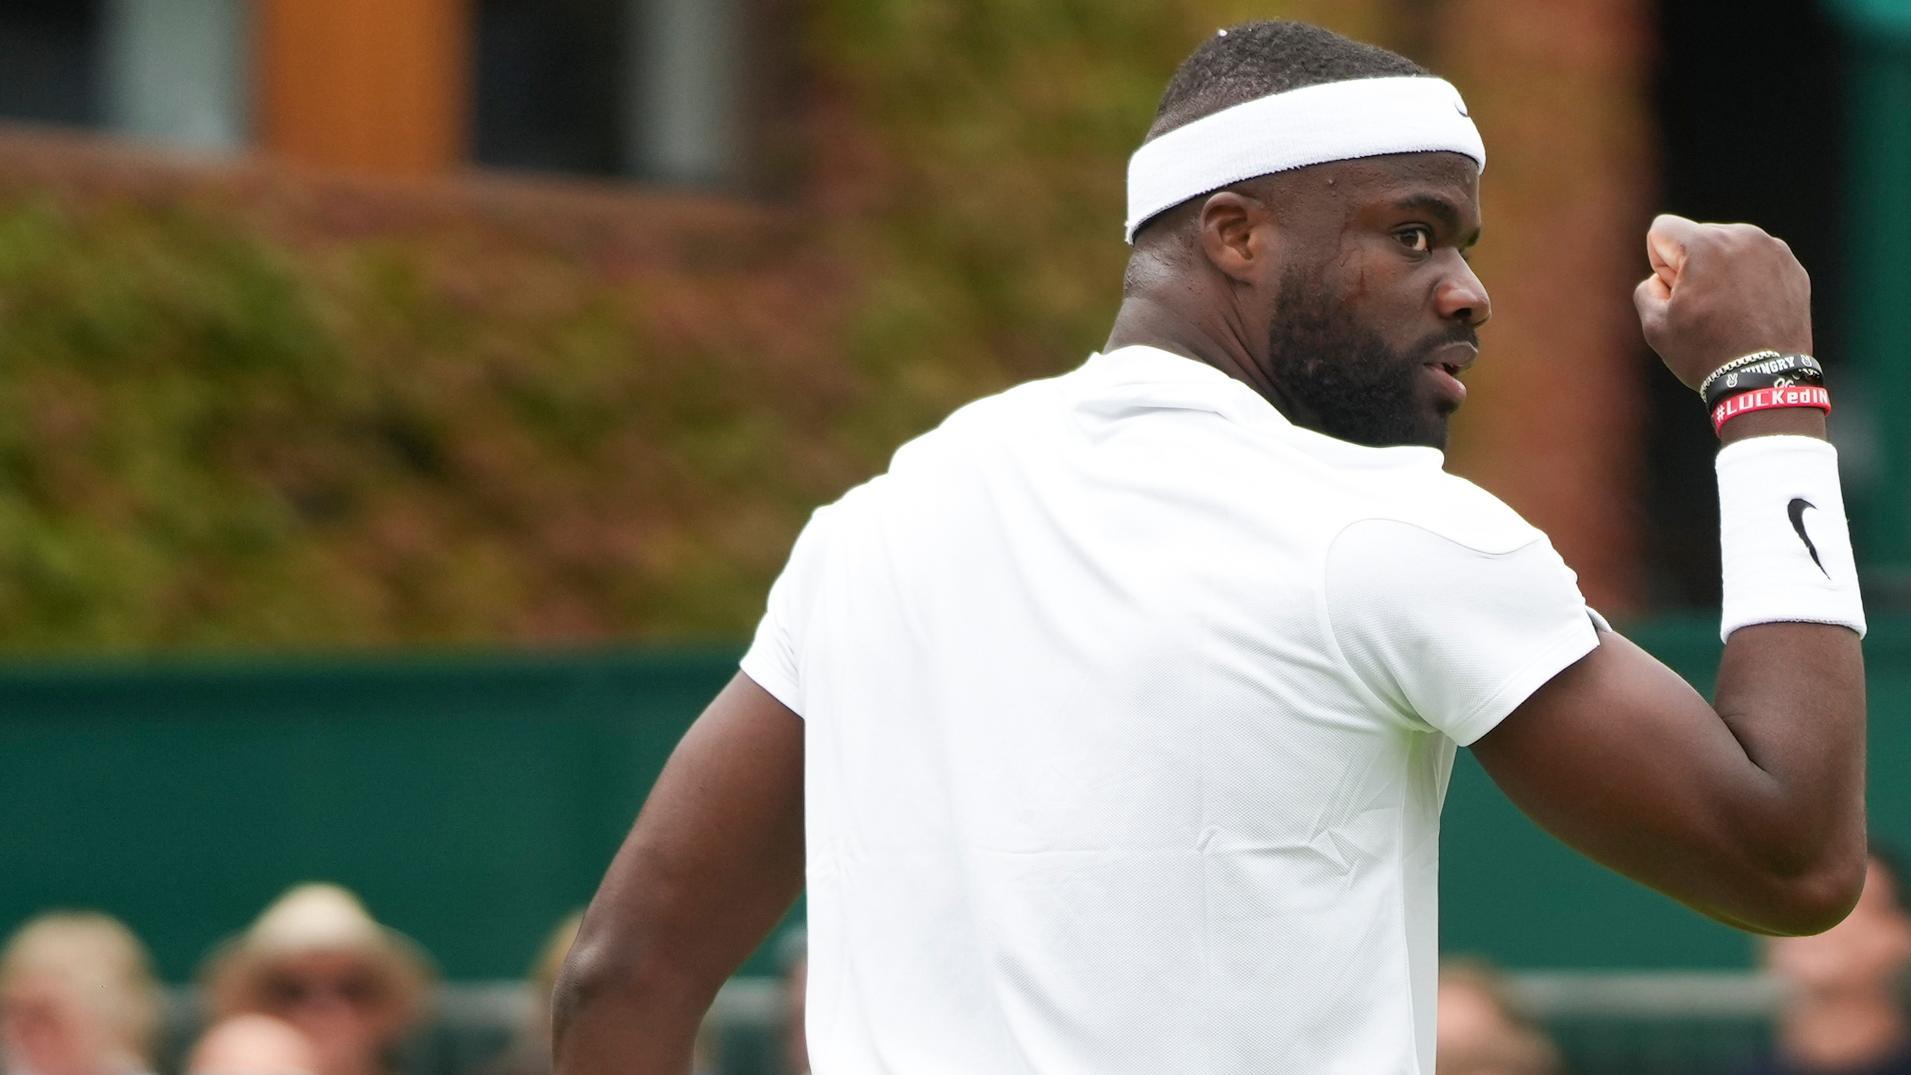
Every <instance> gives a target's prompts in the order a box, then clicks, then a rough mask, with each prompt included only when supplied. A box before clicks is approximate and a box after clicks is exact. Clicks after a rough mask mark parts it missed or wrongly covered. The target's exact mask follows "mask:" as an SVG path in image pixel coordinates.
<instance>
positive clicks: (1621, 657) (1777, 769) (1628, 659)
mask: <svg viewBox="0 0 1911 1075" xmlns="http://www.w3.org/2000/svg"><path fill="white" fill-rule="evenodd" d="M1647 247H1648V254H1649V257H1650V260H1651V264H1652V269H1653V275H1652V276H1650V277H1648V278H1647V279H1646V280H1645V281H1644V282H1642V283H1641V284H1640V285H1639V288H1638V290H1637V291H1636V292H1635V293H1634V299H1635V301H1636V303H1637V305H1638V307H1639V316H1640V322H1641V325H1642V326H1643V327H1644V329H1645V334H1646V339H1647V341H1648V342H1650V343H1651V344H1652V346H1653V348H1654V349H1655V350H1657V351H1658V352H1659V354H1660V356H1661V357H1662V358H1664V359H1665V362H1666V365H1667V366H1668V367H1669V368H1670V369H1671V370H1672V372H1673V373H1674V374H1676V375H1677V376H1678V377H1679V379H1680V380H1681V381H1683V382H1684V383H1685V384H1686V385H1687V386H1689V387H1696V386H1697V385H1699V384H1700V383H1701V382H1702V380H1703V378H1704V377H1705V375H1706V374H1707V373H1708V372H1710V371H1711V370H1713V369H1717V368H1718V367H1719V366H1720V365H1721V364H1723V363H1724V362H1725V361H1727V360H1729V359H1731V358H1733V357H1735V356H1736V355H1740V354H1745V353H1748V352H1751V351H1756V350H1760V349H1763V348H1776V349H1779V350H1783V351H1786V352H1797V351H1803V352H1809V351H1810V350H1811V316H1810V282H1809V280H1808V279H1807V278H1806V276H1805V273H1804V270H1803V269H1802V268H1801V267H1800V266H1799V265H1798V263H1797V261H1796V260H1795V259H1794V258H1793V257H1792V255H1791V251H1790V249H1789V248H1787V247H1786V246H1785V244H1784V243H1782V242H1779V241H1778V240H1776V239H1773V238H1772V237H1771V236H1769V235H1766V234H1765V233H1764V232H1762V231H1759V230H1758V229H1757V228H1753V227H1750V226H1749V225H1742V224H1741V225H1723V226H1721V225H1700V224H1695V223H1693V222H1692V221H1689V220H1685V219H1683V218H1679V217H1660V218H1659V219H1658V220H1656V221H1654V222H1653V226H1652V230H1651V231H1650V232H1649V233H1648V235H1647ZM1696 409H1697V408H1696V407H1695V411H1696ZM1694 417H1695V419H1697V420H1702V419H1698V418H1697V415H1696V414H1695V416H1694ZM1771 434H1789V435H1793V436H1810V437H1818V438H1821V439H1822V438H1823V437H1824V436H1825V419H1824V417H1823V415H1821V414H1820V413H1818V412H1817V411H1810V410H1802V409H1791V410H1778V411H1764V412H1760V413H1755V414H1748V415H1744V416H1742V417H1739V418H1734V419H1732V420H1731V421H1730V422H1728V423H1727V424H1726V425H1725V427H1724V430H1723V439H1724V440H1726V441H1727V442H1728V443H1729V442H1732V441H1735V440H1741V439H1745V438H1748V437H1758V436H1766V435H1771ZM1773 522H1774V523H1775V524H1776V523H1778V520H1777V519H1776V518H1775V519H1774V520H1773ZM1864 746H1865V687H1864V661H1863V657H1862V655H1861V653H1860V650H1859V639H1858V635H1857V633H1856V632H1854V631H1852V630H1850V629H1848V628H1845V627H1837V626H1827V625H1824V624H1815V623H1763V624H1758V625H1756V626H1750V627H1742V628H1739V629H1738V630H1736V631H1734V632H1733V633H1732V635H1731V638H1730V640H1729V641H1728V642H1727V643H1726V646H1725V654H1724V657H1723V658H1722V660H1721V662H1720V665H1719V676H1718V695H1717V701H1716V705H1712V704H1707V703H1706V701H1705V700H1704V699H1703V698H1701V697H1700V696H1699V695H1698V693H1697V692H1695V691H1694V690H1692V688H1691V687H1689V686H1687V685H1686V684H1685V682H1684V681H1683V680H1681V679H1680V678H1679V677H1678V676H1677V675H1675V674H1674V673H1673V672H1672V671H1671V670H1669V669H1667V668H1666V667H1665V666H1664V665H1662V664H1660V663H1659V662H1658V661H1656V660H1654V659H1653V658H1652V657H1650V656H1648V655H1647V654H1646V653H1645V652H1643V651H1642V650H1640V649H1639V648H1638V647H1637V646H1634V645H1633V644H1632V643H1630V642H1628V641H1626V640H1625V639H1623V638H1620V637H1619V636H1617V635H1615V634H1604V635H1602V636H1601V638H1600V645H1599V646H1598V648H1597V649H1595V650H1594V651H1593V652H1592V653H1590V654H1588V655H1587V656H1586V657H1584V658H1582V659H1581V660H1580V661H1579V662H1578V663H1576V664H1574V665H1572V666H1571V667H1569V668H1567V669H1566V670H1565V671H1563V672H1561V673H1560V674H1559V675H1558V676H1556V677H1555V678H1554V679H1553V680H1552V681H1551V682H1550V683H1548V684H1546V685H1545V686H1544V687H1542V688H1540V689H1539V690H1538V691H1536V692H1535V693H1534V694H1533V695H1532V696H1531V697H1530V698H1528V699H1527V700H1526V702H1525V703H1524V704H1522V705H1521V706H1520V707H1519V708H1518V709H1516V710H1515V711H1514V712H1513V713H1512V714H1510V715H1508V716H1507V717H1506V719H1505V720H1504V721H1502V722H1501V723H1500V725H1499V726H1498V727H1497V728H1495V729H1494V730H1493V731H1491V732H1489V733H1488V734H1487V735H1486V736H1485V737H1483V738H1482V739H1480V740H1479V741H1478V742H1476V743H1475V744H1474V745H1473V750H1474V754H1475V756H1477V757H1478V758H1479V760H1480V763H1481V764H1482V765H1483V766H1484V767H1485V768H1486V771H1487V772H1488V773H1489V774H1490V775H1491V776H1492V777H1493V780H1494V781H1495V782H1496V783H1497V784H1499V786H1500V787H1501V788H1502V789H1503V790H1504V791H1505V792H1506V794H1507V796H1508V797H1509V798H1510V799H1512V800H1513V802H1514V803H1515V804H1517V805H1518V806H1519V807H1520V809H1522V810H1524V811H1525V812H1526V813H1527V814H1528V815H1529V816H1530V817H1532V818H1533V819H1534V820H1535V821H1536V822H1538V823H1539V824H1540V825H1541V826H1542V827H1544V828H1545V829H1547V830H1548V831H1550V832H1552V833H1553V834H1554V835H1556V836H1558V837H1559V838H1560V839H1562V840H1564V841H1565V842H1566V843H1568V844H1570V845H1572V846H1573V847H1575V848H1578V849H1579V850H1580V851H1583V852H1585V853H1586V854H1587V855H1589V856H1591V857H1592V858H1594V859H1596V860H1598V861H1599V862H1602V863H1604V864H1606V865H1608V866H1610V867H1612V868H1613V869H1616V870H1618V871H1619V872H1621V873H1623V874H1626V875H1628V876H1630V877H1633V878H1635V879H1637V880H1639V881H1642V882H1644V883H1645V884H1647V885H1650V886H1652V887H1654V888H1656V889H1659V890H1660V891H1662V892H1665V893H1666V894H1667V895H1670V896H1672V897H1674V898H1675V899H1678V900H1681V901H1683V902H1685V903H1687V904H1689V905H1690V906H1692V907H1694V908H1696V909H1698V910H1700V911H1702V912H1704V913H1706V914H1708V915H1711V916H1712V917H1714V918H1717V919H1719V920H1721V921H1725V922H1728V923H1730V924H1733V925H1736V926H1740V927H1741V928H1745V929H1751V930H1755V931H1759V932H1766V933H1815V932H1818V931H1820V930H1823V929H1827V928H1829V927H1830V926H1832V925H1833V924H1835V923H1836V922H1838V921H1839V920H1840V919H1842V918H1843V917H1844V915H1845V913H1846V912H1847V911H1848V910H1850V908H1851V905H1852V904H1853V903H1854V902H1856V900H1857V898H1858V892H1859V890H1860V888H1861V887H1862V886H1863V883H1864V868H1865V867H1864V861H1865V813H1864V768H1865V760H1864Z"/></svg>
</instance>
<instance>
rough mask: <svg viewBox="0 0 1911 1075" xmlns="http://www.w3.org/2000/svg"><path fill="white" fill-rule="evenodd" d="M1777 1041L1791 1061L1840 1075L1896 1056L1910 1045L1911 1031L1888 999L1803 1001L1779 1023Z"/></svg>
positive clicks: (1865, 998)
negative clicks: (1843, 1071) (1839, 1072)
mask: <svg viewBox="0 0 1911 1075" xmlns="http://www.w3.org/2000/svg"><path fill="white" fill-rule="evenodd" d="M1778 1040H1779V1048H1780V1050H1781V1051H1782V1052H1783V1053H1784V1055H1785V1057H1786V1058H1787V1059H1788V1060H1791V1061H1792V1062H1794V1063H1797V1064H1801V1065H1807V1066H1809V1067H1810V1068H1813V1069H1824V1070H1827V1071H1842V1070H1845V1069H1848V1068H1856V1067H1860V1066H1861V1065H1865V1064H1874V1063H1877V1062H1879V1061H1882V1060H1886V1059H1889V1058H1890V1057H1892V1056H1894V1055H1896V1053H1897V1052H1898V1051H1899V1050H1901V1049H1903V1048H1904V1047H1905V1046H1906V1045H1907V1044H1911V1027H1907V1025H1906V1022H1905V1016H1904V1012H1903V1010H1902V1008H1901V1007H1900V1005H1899V1004H1898V1002H1897V1001H1896V1000H1895V999H1894V998H1892V997H1889V996H1875V997H1871V996H1867V997H1841V998H1838V999H1836V1000H1824V1001H1813V1000H1805V1001H1803V1002H1802V1003H1801V1004H1800V1005H1799V1006H1798V1007H1797V1008H1796V1009H1794V1010H1793V1011H1791V1012H1789V1013H1787V1014H1786V1015H1785V1016H1784V1017H1782V1018H1781V1019H1780V1021H1779V1026H1778Z"/></svg>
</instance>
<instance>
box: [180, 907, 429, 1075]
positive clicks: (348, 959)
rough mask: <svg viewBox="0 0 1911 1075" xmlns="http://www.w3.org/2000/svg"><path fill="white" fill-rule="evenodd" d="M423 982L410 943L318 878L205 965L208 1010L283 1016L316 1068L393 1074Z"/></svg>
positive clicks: (332, 1074) (423, 968)
mask: <svg viewBox="0 0 1911 1075" xmlns="http://www.w3.org/2000/svg"><path fill="white" fill-rule="evenodd" d="M431 982H432V974H431V970H430V964H429V961H428V960H427V958H426V957H425V955H424V953H423V952H422V951H421V950H420V949H419V948H418V946H417V945H416V944H414V943H412V942H411V941H410V940H409V939H408V938H406V937H404V936H403V935H401V934H399V933H397V932H395V931H393V930H390V929H387V928H386V927H384V926H381V925H379V923H378V922H377V921H376V920H375V919H373V918H372V916H371V915H370V914H369V913H368V912H367V911H366V910H365V907H364V905H363V904H362V903H360V902H359V900H358V897H356V896H354V895H352V894H351V893H350V892H348V891H346V890H345V889H343V888H340V887H338V886H336V885H324V884H308V885H300V886H298V887H296V888H293V889H291V890H290V891H288V892H286V893H285V894H284V895H283V896H280V897H279V899H278V900H277V901H276V902H274V903H273V904H272V906H270V907H268V908H266V910H265V913H264V914H261V915H260V916H259V918H258V921H256V922H254V923H253V924H252V926H251V928H249V929H247V930H246V931H245V932H244V933H243V934H240V935H239V936H238V937H236V938H234V939H232V940H230V941H228V942H226V943H225V944H224V945H223V946H221V948H220V949H219V950H218V951H216V952H214V954H213V955H212V957H211V958H210V959H209V961H208V964H207V968H206V971H205V983H206V993H207V998H208V1001H209V1003H210V1005H211V1008H212V1015H213V1016H214V1017H215V1018H227V1017H230V1016H233V1015H239V1014H243V1013H247V1012H258V1013H262V1014H265V1015H271V1016H275V1017H277V1018H279V1019H283V1020H285V1021H286V1022H288V1023H290V1024H292V1025H293V1026H294V1027H296V1028H298V1030H299V1031H301V1032H302V1033H303V1034H304V1035H305V1036H306V1038H307V1039H308V1040H310V1042H311V1044H312V1049H313V1052H314V1054H315V1059H316V1061H317V1075H395V1073H396V1072H397V1071H398V1065H397V1061H396V1057H397V1052H398V1047H399V1045H400V1044H401V1043H402V1042H403V1041H404V1040H405V1038H406V1036H407V1035H408V1034H409V1032H410V1031H411V1030H412V1028H414V1027H415V1026H416V1025H417V1024H418V1022H419V1020H420V1019H421V1018H422V1016H423V1015H424V1009H425V1005H426V1000H427V997H428V994H429V992H430V988H431Z"/></svg>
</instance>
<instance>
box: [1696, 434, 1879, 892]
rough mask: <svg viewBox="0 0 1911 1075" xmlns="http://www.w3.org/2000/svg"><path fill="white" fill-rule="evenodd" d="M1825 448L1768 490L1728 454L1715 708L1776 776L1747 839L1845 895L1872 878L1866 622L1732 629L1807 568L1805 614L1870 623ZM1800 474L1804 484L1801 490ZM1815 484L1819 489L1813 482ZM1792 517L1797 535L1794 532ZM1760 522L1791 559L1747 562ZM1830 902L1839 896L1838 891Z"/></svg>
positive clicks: (1770, 860) (1793, 873)
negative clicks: (1866, 864) (1723, 638)
mask: <svg viewBox="0 0 1911 1075" xmlns="http://www.w3.org/2000/svg"><path fill="white" fill-rule="evenodd" d="M1825 432H1826V430H1825V417H1824V415H1823V414H1822V413H1820V412H1818V411H1816V410H1810V409H1804V408H1791V409H1785V410H1775V411H1766V412H1761V413H1754V414H1747V415H1743V416H1741V417H1738V418H1734V419H1733V420H1731V421H1729V422H1727V423H1726V424H1725V425H1724V427H1723V428H1722V429H1721V430H1720V433H1721V440H1722V441H1723V442H1724V443H1725V445H1726V448H1725V451H1732V450H1733V447H1732V446H1734V445H1742V447H1741V448H1740V449H1739V451H1741V452H1742V451H1745V450H1756V449H1758V448H1759V447H1761V445H1760V444H1758V443H1754V442H1755V441H1756V439H1757V438H1763V437H1770V436H1782V437H1786V438H1812V439H1813V440H1824V439H1825ZM1787 443H1791V444H1795V445H1799V446H1800V447H1801V449H1809V448H1811V447H1812V446H1813V445H1812V442H1811V441H1803V440H1787V441H1765V442H1763V445H1762V446H1763V447H1766V448H1772V447H1777V446H1781V445H1784V444H1787ZM1807 454H1810V453H1807ZM1817 454H1818V455H1821V456H1823V457H1825V458H1824V459H1822V460H1808V462H1816V463H1818V469H1819V470H1820V471H1821V473H1817V474H1813V473H1809V472H1807V473H1805V474H1803V475H1800V474H1798V473H1787V472H1785V471H1787V470H1788V469H1789V468H1783V467H1780V468H1776V469H1775V471H1774V473H1772V474H1771V479H1772V480H1773V481H1776V482H1783V483H1787V484H1785V486H1784V488H1783V489H1782V490H1767V489H1763V488H1758V485H1759V484H1760V482H1759V481H1758V480H1757V479H1759V478H1762V477H1763V475H1758V474H1752V475H1748V474H1745V473H1742V472H1735V473H1734V474H1733V475H1732V476H1731V477H1730V479H1729V480H1728V476H1727V473H1726V469H1725V468H1726V463H1725V462H1724V461H1723V459H1722V462H1721V472H1720V483H1721V487H1720V501H1721V503H1720V510H1721V527H1722V534H1721V544H1722V550H1721V551H1722V554H1723V556H1724V558H1725V560H1726V563H1725V567H1726V572H1725V576H1726V577H1725V581H1724V586H1725V589H1726V595H1725V605H1726V608H1725V613H1724V615H1725V617H1726V618H1727V622H1726V624H1725V627H1724V629H1726V630H1729V631H1730V632H1731V633H1730V636H1729V638H1728V639H1727V642H1726V646H1725V653H1724V656H1723V657H1722V658H1721V660H1720V664H1719V677H1718V690H1717V692H1716V708H1717V710H1718V713H1719V716H1720V718H1721V719H1722V720H1724V721H1725V723H1726V725H1727V726H1728V727H1729V728H1730V729H1731V730H1732V734H1733V736H1734V737H1735V738H1736V739H1737V740H1738V742H1739V745H1740V746H1741V747H1742V748H1743V749H1744V751H1745V755H1746V758H1747V759H1748V760H1749V762H1750V763H1751V765H1752V766H1754V767H1755V768H1756V771H1757V774H1758V776H1757V779H1760V780H1762V781H1764V782H1765V784H1766V789H1765V790H1766V792H1767V793H1766V794H1763V795H1761V794H1757V793H1756V791H1755V792H1753V793H1751V794H1748V796H1747V797H1746V801H1747V802H1748V803H1750V804H1751V805H1752V807H1753V816H1752V819H1751V820H1750V822H1749V824H1748V826H1747V828H1748V836H1749V841H1748V846H1749V847H1750V848H1751V849H1753V850H1754V851H1756V852H1757V853H1759V854H1761V855H1762V856H1763V857H1764V860H1765V861H1764V865H1765V866H1767V867H1768V868H1769V869H1771V870H1773V871H1775V872H1776V873H1777V874H1778V875H1779V876H1781V877H1792V878H1800V879H1805V880H1806V881H1807V882H1809V881H1811V880H1812V879H1814V878H1816V879H1819V880H1820V882H1821V883H1822V884H1824V885H1826V886H1827V887H1829V888H1830V889H1832V890H1833V892H1834V894H1835V893H1838V892H1843V891H1845V890H1847V889H1848V890H1849V891H1851V892H1853V893H1855V891H1856V889H1855V888H1854V887H1851V885H1850V884H1849V882H1850V881H1851V879H1852V878H1851V877H1850V876H1847V875H1856V874H1861V873H1862V870H1863V859H1864V854H1865V816H1864V742H1865V684H1864V657H1863V653H1862V650H1861V648H1860V642H1859V635H1858V633H1857V630H1856V629H1855V627H1852V626H1838V625H1835V624H1830V623H1812V622H1770V623H1756V624H1753V625H1750V626H1744V627H1738V628H1736V629H1733V626H1732V623H1731V618H1732V617H1733V616H1734V615H1741V616H1742V615H1744V612H1743V609H1744V606H1746V605H1747V604H1753V605H1756V602H1757V600H1758V599H1760V598H1763V599H1766V600H1778V601H1783V600H1786V598H1783V597H1776V596H1773V595H1777V594H1784V593H1787V592H1788V590H1789V589H1790V588H1791V587H1793V586H1796V585H1797V580H1796V579H1794V578H1790V577H1788V576H1798V577H1802V579H1803V581H1804V582H1805V583H1806V584H1807V585H1808V591H1809V592H1807V593H1806V594H1805V595H1804V596H1802V597H1799V598H1797V600H1799V601H1801V602H1803V605H1801V607H1800V608H1799V610H1798V611H1799V613H1800V615H1801V618H1805V617H1823V618H1827V619H1835V618H1838V617H1840V616H1843V617H1844V618H1846V619H1855V620H1856V621H1857V623H1858V624H1859V625H1861V624H1862V620H1863V616H1862V610H1860V609H1858V608H1857V581H1856V575H1855V567H1854V566H1853V565H1852V564H1851V562H1850V555H1849V550H1850V540H1849V537H1848V536H1847V535H1846V534H1845V529H1844V528H1845V521H1844V518H1843V512H1842V509H1841V507H1840V505H1841V504H1842V494H1841V493H1840V491H1839V489H1838V479H1837V474H1836V471H1835V464H1834V463H1833V462H1831V461H1830V457H1831V453H1829V452H1819V453H1817ZM1738 465H1740V466H1742V465H1743V464H1742V463H1740V464H1738ZM1748 479H1752V480H1749V481H1748ZM1798 482H1803V483H1805V486H1806V487H1796V488H1795V487H1794V486H1793V485H1792V484H1790V483H1798ZM1813 484H1815V485H1816V486H1817V489H1816V491H1813V489H1811V488H1809V486H1811V485H1813ZM1748 486H1749V488H1748ZM1807 512H1814V513H1815V514H1814V515H1813V521H1814V522H1816V523H1817V524H1819V525H1818V526H1817V528H1816V530H1815V531H1811V532H1808V531H1807V528H1806V525H1805V522H1806V514H1807ZM1834 515H1835V517H1833V516H1834ZM1747 516H1750V517H1749V518H1747ZM1788 522H1789V527H1790V528H1791V529H1792V530H1795V531H1796V532H1795V533H1793V532H1789V531H1788V530H1787V526H1788ZM1755 527H1756V528H1764V530H1765V531H1768V532H1773V533H1776V534H1777V536H1778V540H1779V541H1780V542H1781V543H1782V544H1783V547H1784V552H1785V553H1786V554H1787V555H1788V559H1787V560H1785V561H1782V562H1781V563H1779V564H1776V565H1771V566H1770V567H1769V572H1770V573H1769V574H1767V573H1766V571H1762V570H1759V567H1758V561H1754V562H1753V563H1744V562H1737V561H1738V558H1744V557H1758V556H1759V555H1760V554H1759V553H1758V552H1756V551H1754V550H1750V549H1746V548H1735V547H1734V542H1742V543H1743V542H1746V541H1747V539H1746V537H1745V536H1744V535H1743V533H1742V532H1743V531H1745V530H1747V529H1749V528H1755ZM1813 533H1815V534H1816V537H1817V542H1816V543H1814V541H1813ZM1794 539H1796V540H1795V541H1794ZM1821 544H1822V545H1823V546H1824V547H1823V548H1820V547H1819V546H1820V545H1821ZM1807 555H1809V557H1810V559H1809V561H1808V560H1807V559H1806V556H1807ZM1814 573H1815V574H1814ZM1834 578H1835V579H1836V582H1834V581H1833V580H1834ZM1751 588H1765V589H1767V590H1769V591H1770V592H1769V593H1763V592H1762V593H1759V594H1756V595H1749V596H1750V600H1748V594H1747V593H1746V592H1745V591H1747V590H1748V589H1751ZM1828 592H1829V596H1828ZM1827 601H1829V602H1830V605H1829V606H1827V604H1826V602H1827ZM1839 606H1844V607H1839ZM1828 611H1829V613H1830V614H1829V615H1827V612H1828ZM1829 902H1830V903H1832V904H1834V905H1835V904H1837V903H1838V902H1839V900H1838V899H1837V898H1836V896H1835V895H1834V896H1833V897H1831V898H1830V899H1829Z"/></svg>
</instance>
